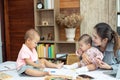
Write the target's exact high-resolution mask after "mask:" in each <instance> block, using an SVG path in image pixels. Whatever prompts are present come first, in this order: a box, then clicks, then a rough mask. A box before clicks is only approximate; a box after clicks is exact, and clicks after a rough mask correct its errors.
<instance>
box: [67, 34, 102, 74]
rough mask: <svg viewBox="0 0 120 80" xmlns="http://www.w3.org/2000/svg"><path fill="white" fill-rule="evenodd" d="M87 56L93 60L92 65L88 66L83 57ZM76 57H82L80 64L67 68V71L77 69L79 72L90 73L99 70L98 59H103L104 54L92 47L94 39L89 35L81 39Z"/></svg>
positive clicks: (84, 35)
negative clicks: (83, 55)
mask: <svg viewBox="0 0 120 80" xmlns="http://www.w3.org/2000/svg"><path fill="white" fill-rule="evenodd" d="M82 54H87V55H88V57H89V58H90V59H91V63H90V64H86V63H85V62H84V61H83V60H82V58H81V56H82ZM76 55H78V56H79V57H80V62H77V63H74V64H72V65H69V66H66V67H65V68H67V69H76V68H78V69H76V71H77V72H80V71H89V70H95V69H97V63H96V59H100V60H102V59H103V54H102V53H101V52H100V51H99V50H98V49H97V48H95V47H92V38H91V37H90V36H89V35H88V34H83V35H82V36H81V37H80V39H79V49H78V50H77V51H76Z"/></svg>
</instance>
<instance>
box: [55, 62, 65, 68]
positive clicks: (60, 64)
mask: <svg viewBox="0 0 120 80" xmlns="http://www.w3.org/2000/svg"><path fill="white" fill-rule="evenodd" d="M63 65H64V63H59V64H57V66H56V68H58V69H60V68H62V67H63Z"/></svg>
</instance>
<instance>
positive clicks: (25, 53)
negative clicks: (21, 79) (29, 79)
mask: <svg viewBox="0 0 120 80" xmlns="http://www.w3.org/2000/svg"><path fill="white" fill-rule="evenodd" d="M39 40H40V36H39V34H38V32H37V31H36V30H35V29H30V30H28V31H27V32H26V34H25V43H24V44H23V45H22V48H21V49H20V51H19V54H18V58H17V71H18V73H19V74H22V73H25V74H27V75H29V76H45V75H49V73H48V72H45V71H41V69H43V68H45V67H49V68H61V67H62V66H63V63H60V64H54V63H51V62H49V61H47V60H46V59H38V55H37V51H36V49H35V47H36V46H37V43H38V42H39Z"/></svg>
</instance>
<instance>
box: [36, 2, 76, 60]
mask: <svg viewBox="0 0 120 80" xmlns="http://www.w3.org/2000/svg"><path fill="white" fill-rule="evenodd" d="M42 2H43V3H44V0H42ZM59 3H60V2H59V0H54V9H37V8H36V4H37V0H34V21H35V29H36V30H38V32H39V34H40V36H41V37H44V40H40V42H39V43H38V44H43V45H45V46H46V44H49V45H51V44H53V45H54V54H55V55H56V54H57V53H61V54H62V53H75V50H76V49H77V42H76V41H75V42H67V41H66V40H61V38H60V34H62V33H61V32H60V31H61V30H60V28H59V26H58V25H57V24H56V20H55V17H56V15H57V14H59V13H60V7H59ZM43 21H47V23H48V24H47V25H44V24H43ZM62 30H64V29H62ZM49 33H51V34H52V37H53V39H52V40H48V34H49ZM64 35H65V33H64ZM45 48H46V47H45ZM41 58H43V57H41ZM45 58H46V59H49V58H48V57H45ZM51 59H56V56H55V57H54V58H51Z"/></svg>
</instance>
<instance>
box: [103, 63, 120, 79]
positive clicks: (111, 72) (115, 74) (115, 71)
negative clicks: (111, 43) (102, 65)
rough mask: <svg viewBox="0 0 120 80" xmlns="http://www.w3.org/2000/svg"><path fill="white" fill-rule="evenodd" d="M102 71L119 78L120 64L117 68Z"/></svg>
mask: <svg viewBox="0 0 120 80" xmlns="http://www.w3.org/2000/svg"><path fill="white" fill-rule="evenodd" d="M104 73H105V74H108V75H111V76H113V77H115V78H116V79H120V64H119V66H118V69H117V70H109V71H106V72H104Z"/></svg>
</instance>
